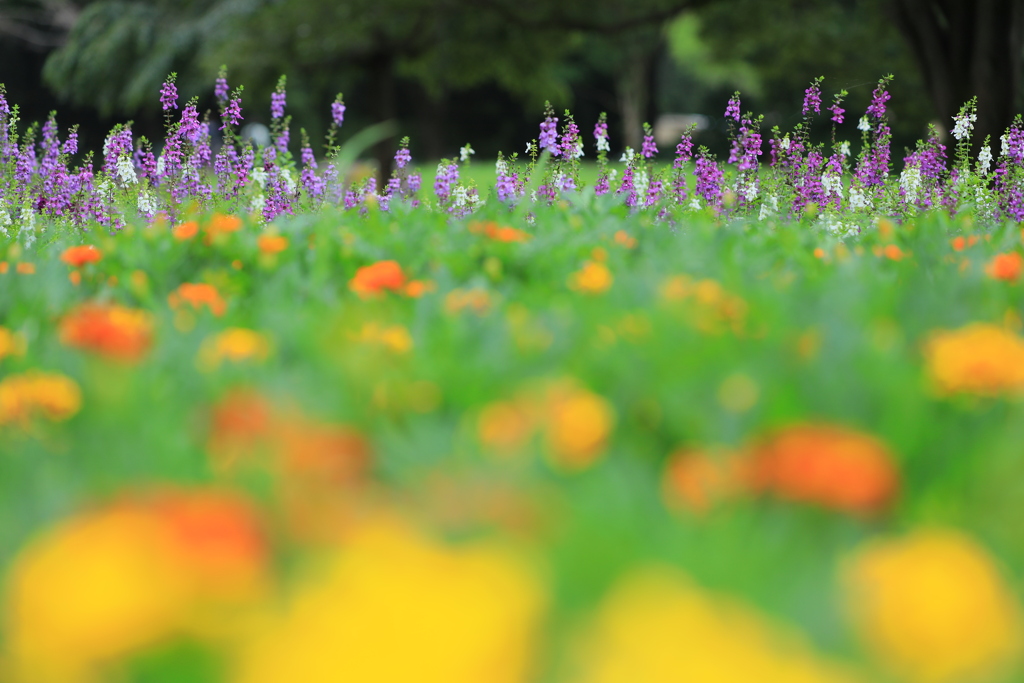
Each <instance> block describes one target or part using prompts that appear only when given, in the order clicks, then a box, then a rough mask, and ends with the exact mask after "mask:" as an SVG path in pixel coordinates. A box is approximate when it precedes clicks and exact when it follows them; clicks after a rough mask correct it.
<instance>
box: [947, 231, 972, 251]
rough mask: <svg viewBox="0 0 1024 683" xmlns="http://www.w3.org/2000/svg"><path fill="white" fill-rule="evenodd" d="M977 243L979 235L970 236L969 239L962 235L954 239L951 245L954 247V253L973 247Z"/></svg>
mask: <svg viewBox="0 0 1024 683" xmlns="http://www.w3.org/2000/svg"><path fill="white" fill-rule="evenodd" d="M977 243H978V236H977V235H969V236H967V237H964V236H963V235H960V236H958V237H954V238H953V239H952V240H951V241H950V244H951V245H952V247H953V251H963V250H964V249H966V248H967V247H973V246H974V245H975V244H977Z"/></svg>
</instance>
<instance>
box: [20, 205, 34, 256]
mask: <svg viewBox="0 0 1024 683" xmlns="http://www.w3.org/2000/svg"><path fill="white" fill-rule="evenodd" d="M20 234H21V235H22V237H23V238H24V240H25V246H26V247H31V246H32V244H33V243H34V242H35V241H36V214H35V212H34V211H32V210H31V209H26V210H24V211H22V212H21V230H20Z"/></svg>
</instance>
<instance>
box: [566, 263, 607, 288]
mask: <svg viewBox="0 0 1024 683" xmlns="http://www.w3.org/2000/svg"><path fill="white" fill-rule="evenodd" d="M613 281H614V278H612V272H611V271H610V270H608V266H606V265H605V264H603V263H600V262H598V261H587V262H586V264H584V266H583V268H581V269H580V270H578V271H576V272H575V273H573V274H572V275H570V276H569V289H573V290H576V291H577V292H583V293H584V294H603V293H604V292H607V291H608V290H609V289H611V286H612V282H613Z"/></svg>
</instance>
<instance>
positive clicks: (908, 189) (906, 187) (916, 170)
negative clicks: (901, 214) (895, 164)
mask: <svg viewBox="0 0 1024 683" xmlns="http://www.w3.org/2000/svg"><path fill="white" fill-rule="evenodd" d="M900 189H901V190H903V196H904V197H906V199H907V201H908V202H909V203H911V204H913V203H915V202H917V193H918V192H919V191H920V190H921V167H920V166H917V165H915V166H910V167H908V168H905V169H903V172H902V173H900Z"/></svg>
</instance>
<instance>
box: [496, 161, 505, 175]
mask: <svg viewBox="0 0 1024 683" xmlns="http://www.w3.org/2000/svg"><path fill="white" fill-rule="evenodd" d="M494 173H495V175H505V174H506V173H508V162H507V161H505V160H504V159H503V158H502V157H498V160H497V161H496V162H495V163H494Z"/></svg>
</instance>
